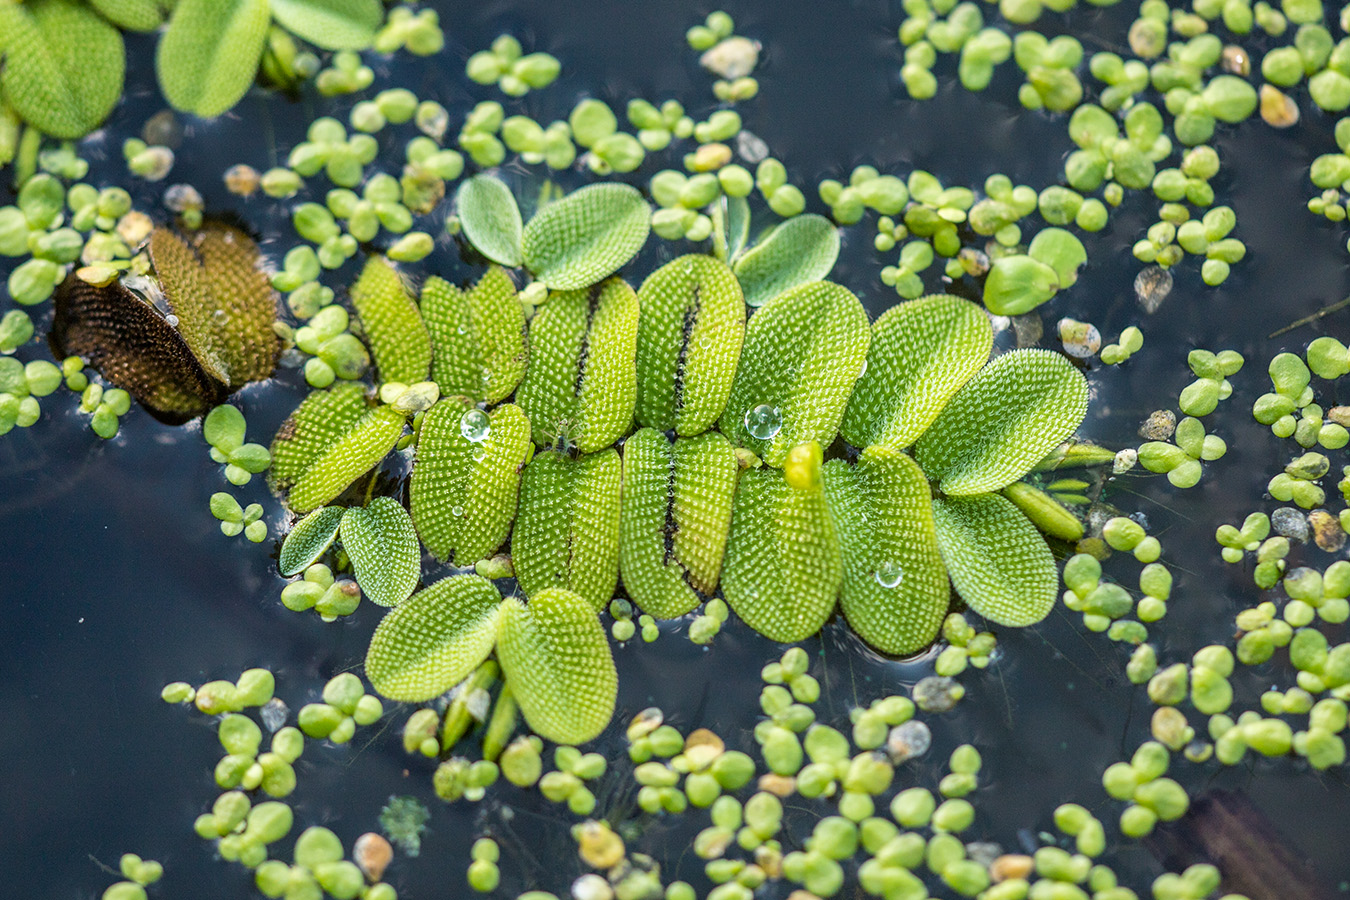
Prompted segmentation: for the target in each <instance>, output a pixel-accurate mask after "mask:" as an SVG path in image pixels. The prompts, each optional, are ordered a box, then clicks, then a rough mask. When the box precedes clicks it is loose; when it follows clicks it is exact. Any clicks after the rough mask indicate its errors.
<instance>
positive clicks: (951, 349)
mask: <svg viewBox="0 0 1350 900" xmlns="http://www.w3.org/2000/svg"><path fill="white" fill-rule="evenodd" d="M993 343H994V332H993V329H992V328H991V327H990V325H989V317H988V316H986V315H985V314H984V313H983V312H981V311H980V308H979V307H978V306H976V305H975V304H973V303H971V302H970V301H968V300H962V299H961V298H959V297H952V296H949V295H947V294H935V295H932V296H929V297H920V298H919V299H918V300H913V301H910V302H908V303H901V304H898V305H896V306H893V307H891V308H890V309H888V310H887V311H886V312H884V313H882V314H881V317H880V318H878V319H877V320H876V322H874V323H872V344H871V346H870V347H869V348H868V350H867V369H866V370H865V371H864V372H863V374H862V377H861V378H859V379H858V383H857V385H856V386H855V387H854V389H853V394H852V396H850V397H849V401H848V408H847V409H846V410H845V411H844V421H843V422H842V423H841V424H840V426H839V431H840V432H841V433H842V434H843V435H844V438H845V439H846V440H848V442H849V443H851V444H853V446H855V447H867V446H870V445H872V444H885V445H886V446H888V447H891V448H892V449H895V450H903V449H904V448H905V447H908V446H909V445H910V444H912V443H914V442H915V441H916V440H918V438H919V435H921V434H923V433H924V431H925V430H926V429H927V428H928V426H929V425H930V424H932V422H933V420H934V419H936V418H937V417H938V414H939V413H941V412H942V408H943V407H944V406H946V405H947V401H949V400H951V398H952V396H953V395H954V394H955V393H956V392H957V391H958V390H960V389H961V387H962V385H964V384H965V383H966V382H967V381H969V380H970V379H971V378H972V377H973V376H974V375H975V373H976V372H978V371H979V370H980V367H981V366H983V365H984V364H985V363H986V362H988V361H989V350H990V348H992V347H993Z"/></svg>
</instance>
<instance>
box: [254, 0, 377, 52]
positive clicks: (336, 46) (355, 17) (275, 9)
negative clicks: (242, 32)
mask: <svg viewBox="0 0 1350 900" xmlns="http://www.w3.org/2000/svg"><path fill="white" fill-rule="evenodd" d="M268 5H269V7H270V8H271V10H272V15H273V16H274V17H276V20H277V23H278V24H279V25H281V27H282V28H285V29H286V30H287V31H289V32H291V33H292V34H294V35H295V36H297V37H301V38H304V39H305V40H307V41H309V42H310V43H311V44H313V45H315V46H316V47H322V48H323V49H324V50H364V49H366V48H367V47H369V46H370V44H371V42H372V41H374V40H375V32H376V31H378V30H379V28H380V25H381V24H383V22H384V9H383V7H382V6H381V5H380V2H379V0H269V3H268Z"/></svg>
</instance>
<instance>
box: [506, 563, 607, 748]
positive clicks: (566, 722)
mask: <svg viewBox="0 0 1350 900" xmlns="http://www.w3.org/2000/svg"><path fill="white" fill-rule="evenodd" d="M501 610H502V612H501V616H502V619H501V630H500V634H499V636H498V639H497V659H498V661H499V662H500V663H501V665H502V676H503V678H504V679H505V681H506V683H507V684H508V685H509V686H510V688H511V694H512V696H514V697H515V698H516V702H517V703H518V704H519V705H520V712H521V714H522V715H523V716H524V717H525V722H526V724H528V725H529V726H530V729H531V730H532V731H534V732H535V733H536V734H538V735H539V736H540V737H542V738H545V739H547V740H550V741H554V742H556V743H559V744H583V743H585V742H586V741H589V740H591V739H593V738H595V737H597V736H598V735H599V734H600V732H602V731H604V730H605V726H606V725H608V724H609V720H610V719H611V718H612V717H613V715H614V702H615V699H616V698H617V696H618V690H619V676H618V673H617V672H616V671H615V669H614V657H613V654H611V653H610V649H609V639H608V638H607V637H606V635H605V629H604V626H602V625H601V624H600V620H599V618H597V617H596V615H595V609H594V608H593V607H592V606H591V604H590V603H588V602H586V600H584V599H583V598H582V597H581V596H579V595H578V594H574V593H572V592H571V591H568V590H563V589H561V588H547V589H545V590H543V591H541V592H539V593H538V594H535V595H533V596H532V597H530V601H529V605H528V606H527V605H525V604H522V603H521V602H520V601H519V600H517V599H516V598H514V597H508V598H506V600H504V601H503V602H502V606H501Z"/></svg>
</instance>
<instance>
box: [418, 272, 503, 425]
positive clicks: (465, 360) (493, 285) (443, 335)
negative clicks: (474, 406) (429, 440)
mask: <svg viewBox="0 0 1350 900" xmlns="http://www.w3.org/2000/svg"><path fill="white" fill-rule="evenodd" d="M421 308H422V318H423V319H424V320H425V321H426V325H427V331H428V332H429V333H430V334H431V343H432V348H433V353H432V358H431V379H432V380H433V381H435V382H436V384H437V385H439V386H440V389H441V394H442V395H446V396H448V395H451V394H459V395H462V396H465V397H472V398H473V399H475V400H486V401H487V402H488V403H497V402H499V401H501V400H504V399H506V398H507V397H509V396H510V395H511V392H512V391H514V390H515V389H516V385H518V384H520V379H521V378H522V377H524V375H525V363H526V359H527V353H526V346H525V309H524V307H522V306H521V305H520V298H519V297H518V295H517V294H516V286H515V284H513V283H512V281H511V276H510V275H508V274H506V271H505V270H504V269H500V268H498V267H497V266H493V267H492V268H490V269H488V271H487V272H486V273H485V274H484V275H483V277H482V278H480V279H479V280H478V283H477V284H476V285H474V286H473V289H472V290H468V291H461V290H460V289H459V288H457V287H455V286H454V285H452V284H450V283H449V282H447V281H445V280H444V279H441V278H437V277H436V276H434V275H433V276H432V277H431V278H428V279H427V281H426V284H424V285H423V286H422V302H421Z"/></svg>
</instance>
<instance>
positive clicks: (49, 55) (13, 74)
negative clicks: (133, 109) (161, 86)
mask: <svg viewBox="0 0 1350 900" xmlns="http://www.w3.org/2000/svg"><path fill="white" fill-rule="evenodd" d="M152 27H153V26H152ZM0 35H4V37H3V39H0V56H3V57H4V67H3V69H0V99H3V100H4V101H5V102H6V103H7V104H8V105H9V106H12V107H13V108H14V111H15V112H17V113H18V114H19V116H20V118H22V119H23V120H24V121H25V122H28V123H29V124H30V125H32V126H33V127H35V128H37V129H38V130H39V131H42V132H43V133H45V134H49V135H51V136H52V137H58V138H78V137H84V136H85V135H86V134H88V133H89V132H91V131H93V130H94V129H95V128H97V127H98V126H99V125H100V124H101V123H102V122H103V120H104V119H106V118H107V117H108V113H110V112H112V108H113V106H115V105H116V104H117V100H118V98H119V97H120V96H121V95H122V78H123V75H124V74H125V72H126V51H125V50H124V49H123V46H122V36H121V35H120V34H118V32H117V29H116V28H114V27H113V26H112V25H110V24H108V22H106V21H104V20H103V19H102V18H101V17H99V16H98V15H97V14H95V13H94V12H93V11H92V10H90V9H89V8H88V7H87V6H85V5H84V4H82V3H79V2H76V0H29V2H27V3H9V2H7V3H3V4H0Z"/></svg>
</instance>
